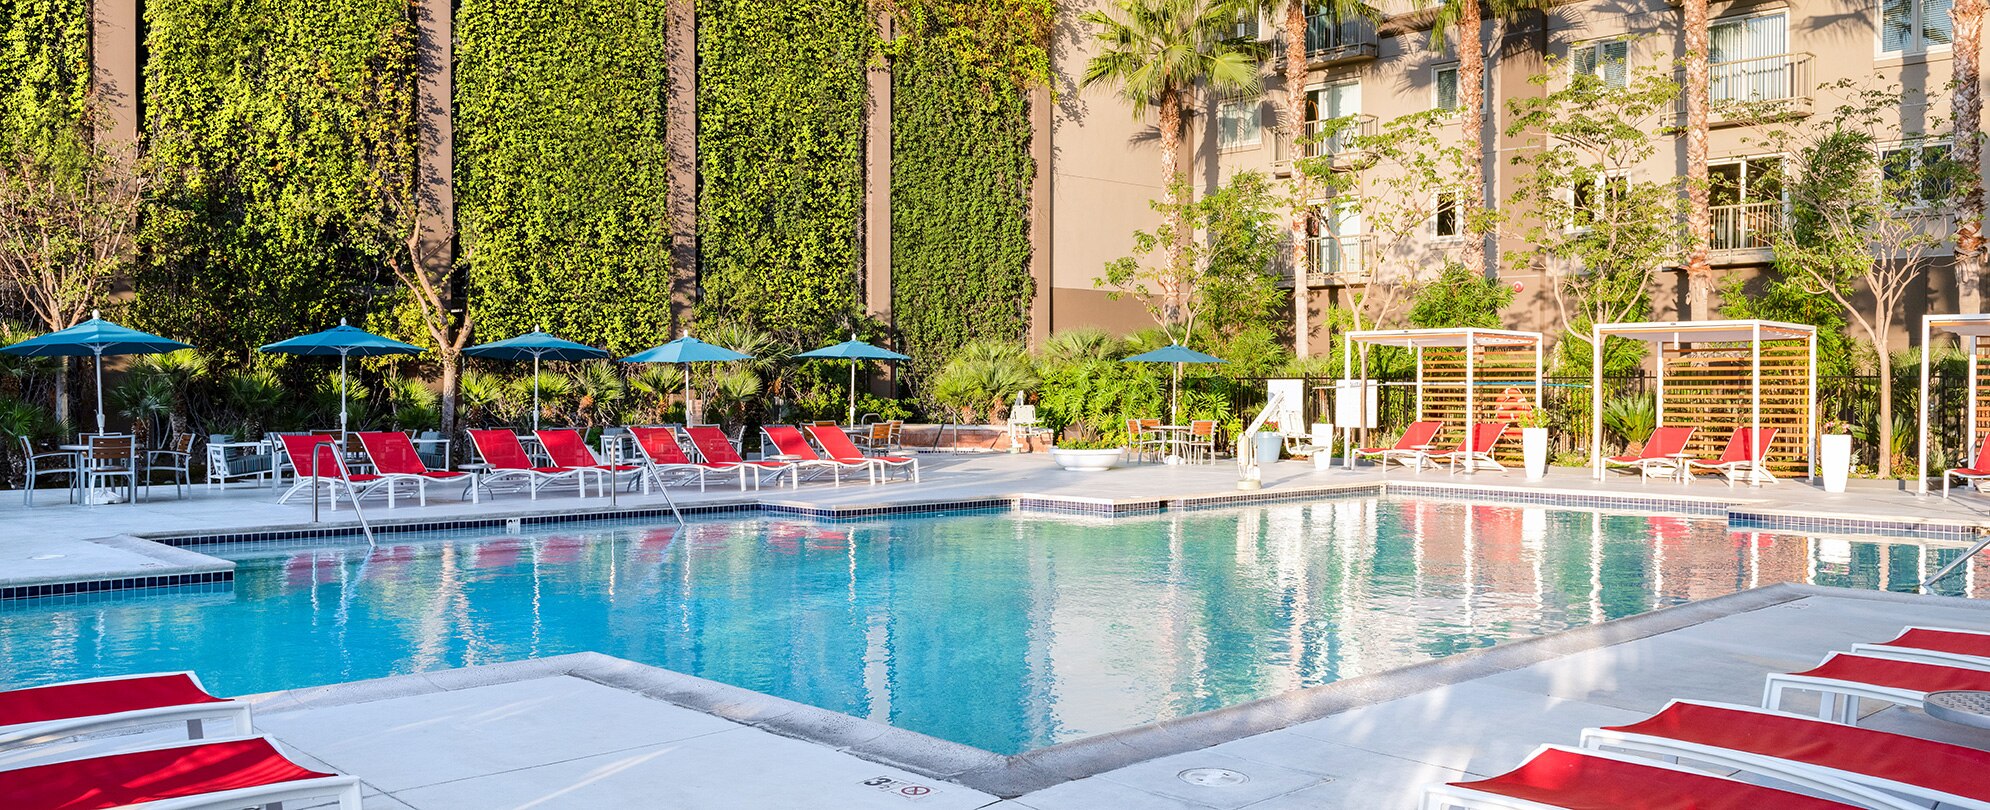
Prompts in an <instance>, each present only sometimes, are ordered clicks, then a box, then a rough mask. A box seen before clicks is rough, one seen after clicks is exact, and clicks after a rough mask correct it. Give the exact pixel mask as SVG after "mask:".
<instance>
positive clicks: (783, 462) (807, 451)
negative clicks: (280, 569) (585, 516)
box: [278, 425, 919, 508]
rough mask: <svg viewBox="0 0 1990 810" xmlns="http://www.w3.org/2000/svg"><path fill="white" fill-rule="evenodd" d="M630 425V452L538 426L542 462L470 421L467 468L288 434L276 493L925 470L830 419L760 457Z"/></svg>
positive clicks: (399, 492)
mask: <svg viewBox="0 0 1990 810" xmlns="http://www.w3.org/2000/svg"><path fill="white" fill-rule="evenodd" d="M804 430H806V431H807V432H806V433H804V432H803V431H804ZM629 432H630V434H631V435H632V436H633V437H634V438H635V445H636V448H637V454H638V457H637V458H633V459H628V460H627V461H626V462H624V461H621V460H607V461H604V460H603V459H601V458H600V457H599V456H598V455H596V454H595V452H594V450H593V449H592V448H590V447H588V446H587V441H586V439H585V438H583V437H582V436H581V433H580V431H578V430H574V429H571V428H561V429H555V430H540V431H536V432H535V434H534V435H535V436H536V438H537V439H538V441H539V445H540V447H541V448H542V449H544V451H545V453H546V457H547V459H548V460H550V461H551V463H550V464H542V463H539V462H537V461H535V460H534V459H533V458H532V454H531V453H529V452H527V451H526V449H525V444H524V442H522V441H520V439H519V437H518V436H517V435H516V434H514V433H512V432H511V431H509V430H472V431H469V435H470V443H471V445H472V446H473V447H474V448H476V451H477V456H478V462H477V463H476V464H475V465H473V466H471V467H469V468H466V470H438V469H432V468H430V467H429V466H428V465H427V463H425V462H423V461H422V459H421V457H420V455H418V454H417V453H416V452H415V446H414V443H413V441H412V440H410V439H409V438H408V437H407V434H404V433H394V432H378V433H375V432H362V433H354V434H352V435H353V436H354V437H356V438H357V439H358V440H359V444H360V447H361V448H362V449H363V450H364V452H365V456H366V460H367V462H368V463H369V464H370V465H371V466H372V468H373V472H366V473H355V472H350V471H349V470H347V469H346V466H345V462H344V460H343V459H342V458H341V454H340V452H339V450H338V449H337V448H336V447H335V446H334V445H333V441H334V439H335V437H333V436H321V435H310V436H284V437H283V451H284V453H285V454H286V455H287V456H288V457H289V460H290V464H291V467H292V468H294V469H295V470H296V471H297V484H296V485H295V486H293V487H291V488H290V490H289V491H287V492H285V493H284V494H283V497H281V498H279V499H278V501H279V502H282V501H288V500H289V499H290V498H291V497H292V496H294V495H297V494H299V493H306V492H308V493H310V495H311V497H314V498H315V497H319V493H320V492H323V493H326V495H328V496H329V497H330V499H331V501H332V505H333V507H334V508H337V505H338V497H339V495H340V494H344V495H345V496H346V497H348V498H351V499H355V500H356V499H358V498H362V497H366V496H368V495H374V494H382V495H385V496H386V499H387V505H388V508H392V507H393V506H394V503H395V500H396V498H397V497H406V496H407V495H409V494H412V495H414V496H415V498H416V499H417V501H418V502H419V503H421V504H422V505H424V506H426V505H427V504H428V485H429V484H431V483H437V482H452V483H455V482H460V483H461V484H463V486H464V488H465V491H466V492H467V493H469V495H470V496H471V497H473V498H476V499H479V500H481V496H482V494H483V493H486V492H495V491H498V490H500V489H511V490H519V491H524V492H526V493H528V495H529V496H530V497H531V498H533V499H537V498H538V497H539V493H540V491H541V490H544V489H548V488H553V487H564V486H571V487H573V488H574V489H575V491H577V492H578V493H579V494H580V495H581V496H582V497H586V496H587V490H588V485H589V484H590V483H592V484H593V485H594V490H595V493H596V494H598V495H602V496H605V495H607V494H608V487H611V486H628V487H629V488H631V489H633V488H635V487H637V486H640V487H641V488H642V491H644V492H649V491H650V490H651V488H652V487H658V488H661V487H666V486H688V485H690V484H691V483H693V482H695V483H696V484H697V485H698V489H699V490H700V491H703V490H704V489H705V487H706V485H707V484H709V483H711V482H713V481H725V480H728V479H732V480H736V481H737V482H738V483H739V488H740V489H741V490H742V491H743V490H745V489H746V488H747V485H748V483H751V484H752V486H753V487H754V488H755V489H758V488H759V487H760V486H761V484H763V483H766V482H768V481H773V482H777V483H778V482H780V481H786V482H787V483H788V484H789V485H790V486H799V485H800V484H801V483H802V482H804V481H808V480H813V479H817V478H821V477H824V476H828V477H830V478H831V479H832V480H834V482H835V483H836V484H838V485H841V484H842V483H843V475H844V474H845V473H852V474H863V475H865V476H866V477H867V478H868V479H869V481H870V482H871V483H873V484H875V483H877V482H878V480H879V479H880V478H888V477H889V476H890V475H891V474H892V473H899V474H901V475H903V476H904V477H906V478H909V479H911V480H913V481H918V480H919V462H918V460H917V459H913V458H909V457H902V456H886V455H878V456H870V455H865V454H864V452H863V451H862V450H861V449H859V448H858V447H857V445H856V443H854V442H852V441H850V437H849V436H848V435H847V434H845V433H844V432H843V430H842V428H839V427H836V426H834V425H808V426H806V427H803V428H797V427H790V426H786V425H768V426H766V427H764V428H762V429H761V433H762V435H763V436H764V438H765V439H766V444H765V446H767V447H772V448H774V449H775V450H776V451H778V452H777V453H776V454H774V455H769V456H766V457H765V458H761V459H755V460H749V459H746V458H744V457H743V456H741V455H740V452H739V448H738V447H737V446H735V445H734V444H733V443H732V440H731V439H730V438H728V437H727V436H726V435H725V432H724V431H722V430H720V429H719V428H717V427H713V426H693V427H688V428H684V435H685V438H687V439H688V440H689V442H690V444H691V445H692V448H693V449H694V450H695V451H696V452H697V454H698V458H697V459H695V460H694V459H693V458H692V457H691V454H690V453H687V452H686V451H685V448H684V445H683V444H681V443H680V442H679V441H678V434H677V430H676V429H675V428H668V427H632V428H629ZM811 438H812V439H813V442H812V443H811V441H810V440H811ZM818 450H819V452H818Z"/></svg>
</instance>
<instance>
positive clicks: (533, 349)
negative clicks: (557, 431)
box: [463, 329, 608, 430]
mask: <svg viewBox="0 0 1990 810" xmlns="http://www.w3.org/2000/svg"><path fill="white" fill-rule="evenodd" d="M463 353H464V354H467V355H470V356H471V357H484V358H489V359H492V360H511V361H514V362H515V361H520V360H530V361H532V429H533V430H538V429H539V361H540V360H598V359H601V358H603V357H607V356H608V352H607V350H605V349H597V348H594V347H593V346H589V345H587V344H585V343H575V342H573V341H571V340H567V339H565V338H559V337H554V336H552V335H549V334H546V333H545V332H544V331H543V330H539V329H534V330H532V331H530V332H527V333H525V334H523V335H519V336H518V337H514V338H505V339H504V340H497V341H492V342H490V343H482V344H478V345H476V346H471V347H470V348H467V349H464V350H463Z"/></svg>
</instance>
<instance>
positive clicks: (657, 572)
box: [0, 497, 1974, 754]
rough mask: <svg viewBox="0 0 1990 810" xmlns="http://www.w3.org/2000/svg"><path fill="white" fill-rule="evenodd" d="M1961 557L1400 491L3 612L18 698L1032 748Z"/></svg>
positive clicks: (319, 580) (276, 557) (397, 574)
mask: <svg viewBox="0 0 1990 810" xmlns="http://www.w3.org/2000/svg"><path fill="white" fill-rule="evenodd" d="M1958 553H1960V550H1959V549H1951V548H1946V547H1931V546H1926V545H1923V544H1920V543H1913V542H1906V541H1899V542H1893V543H1886V542H1878V541H1874V542H1864V541H1859V542H1852V541H1842V540H1819V539H1811V538H1805V537H1799V536H1791V535H1782V534H1766V533H1752V532H1741V531H1730V530H1729V529H1728V528H1727V526H1726V523H1725V521H1723V520H1719V519H1693V518H1682V517H1672V516H1648V515H1629V514H1610V513H1598V512H1592V511H1579V510H1564V509H1551V508H1544V507H1536V506H1513V505H1491V504H1482V503H1466V502H1454V501H1441V500H1418V499H1408V498H1393V497H1390V498H1376V497H1349V498H1346V499H1340V500H1328V501H1321V502H1314V503H1304V504H1275V505H1266V506H1256V507H1248V508H1235V509H1223V510H1212V511H1192V512H1176V513H1163V514H1157V515H1152V516H1145V517H1121V518H1113V519H1102V518H1075V517H1065V516H1038V515H1030V514H1021V513H1011V512H984V513H965V514H951V515H931V516H914V517H894V518H880V519H876V520H866V521H860V522H826V521H815V520H809V519H801V518H789V517H780V516H774V515H761V514H754V515H748V516H744V517H742V516H737V515H731V516H726V518H725V519H723V520H720V519H710V520H700V521H694V522H692V523H691V524H690V525H688V526H686V527H683V528H679V527H677V526H676V525H674V524H671V525H646V526H632V525H625V524H611V523H577V524H573V525H572V526H571V527H565V528H556V529H552V530H548V531H543V532H541V533H537V534H532V535H503V534H495V535H494V534H492V533H489V532H483V533H476V534H457V535H454V536H451V535H442V534H434V535H387V536H383V537H382V544H381V545H380V546H379V547H378V548H375V549H371V550H369V549H368V548H367V547H366V546H365V545H364V544H363V543H359V544H357V545H347V546H339V547H322V546H320V547H299V548H290V549H276V550H272V549H267V548H265V549H262V550H253V551H243V552H240V553H233V552H229V554H230V556H235V557H237V559H240V560H241V561H242V564H241V567H240V569H239V570H238V572H237V575H236V576H237V579H236V582H235V584H234V585H233V586H232V588H231V587H229V586H225V585H224V586H217V587H208V588H196V589H182V590H175V591H155V592H131V593H127V594H124V595H119V596H115V597H80V598H60V599H46V600H32V601H22V602H16V603H11V604H6V605H4V606H0V667H4V675H5V677H4V678H0V680H3V681H4V682H5V683H6V684H8V685H25V684H34V683H43V682H48V681H53V680H59V679H66V678H77V677H91V676H100V675H110V674H118V673H129V672H142V671H156V670H178V669H193V670H196V671H198V672H200V673H201V675H202V677H203V678H204V679H205V680H206V681H207V683H208V684H209V686H210V687H211V688H213V689H215V690H217V691H219V692H221V693H223V694H244V693H254V692H263V691H269V690H276V689H286V688H292V687H300V686H309V685H317V684H325V683H335V682H341V681H349V680H357V679H362V678H373V677H379V676H385V675H393V674H401V673H408V672H416V671H424V670H433V669H442V668H449V667H457V666H463V665H467V664H480V663H490V662H496V661H507V660H513V659H520V658H529V657H539V656H548V655H557V654H562V653H569V652H578V651H586V650H593V651H599V652H603V653H606V654H609V655H614V656H619V657H623V658H628V659H632V660H636V661H641V662H644V663H648V664H653V665H656V666H661V667H666V668H670V669H674V670H679V671H682V672H686V673H690V674H693V675H698V676H701V677H705V678H710V679H712V680H716V681H721V682H724V683H728V684H733V685H736V686H741V687H745V688H748V689H753V690H757V691H761V692H765V693H769V694H773V695H778V696H781V697H785V698H790V699H793V700H797V701H801V702H804V703H809V704H812V705H815V706H820V707H823V708H826V709H831V710H834V711H839V712H844V713H848V714H852V715H856V716H860V717H867V718H871V719H875V720H878V721H881V722H886V723H890V724H891V725H894V726H898V727H901V728H906V729H910V730H914V731H919V732H923V733H926V734H931V735H933V736H936V737H941V738H944V739H948V740H953V741H956V742H961V743H966V744H968V745H973V746H977V747H981V748H985V749H988V750H991V751H996V752H999V753H1004V754H1008V753H1016V752H1019V751H1024V750H1029V749H1033V748H1038V747H1042V746H1045V745H1050V744H1053V743H1057V742H1062V741H1066V740H1071V739H1075V738H1078V737H1083V736H1088V735H1092V734H1097V733H1101V732H1109V731H1114V730H1118V729H1123V728H1128V727H1131V726H1135V725H1140V724H1143V723H1149V722H1153V721H1157V720H1163V719H1167V718H1171V717H1179V716H1182V715H1186V714H1191V713H1195V712H1200V711H1205V710H1209V709H1215V708H1219V707H1223V706H1228V705H1232V704H1236V703H1240V702H1243V701H1247V700H1251V699H1255V698H1261V697H1266V696H1270V695H1274V694H1278V693H1282V692H1286V691H1289V690H1292V689H1296V688H1301V687H1306V686H1313V685H1317V684H1323V683H1328V682H1332V681H1335V680H1338V679H1342V678H1347V677H1351V676H1357V675H1364V674H1370V673H1375V672H1381V671H1384V670H1388V669H1393V668H1397V667H1401V666H1404V665H1407V664H1411V663H1415V662H1418V661H1424V660H1429V659H1432V658H1438V657H1442V656H1445V655H1448V654H1451V653H1454V652H1458V651H1462V650H1470V649H1476V648H1480V647H1485V646H1489V645H1492V644H1497V643H1499V642H1501V641H1506V640H1511V639H1517V638H1524V637H1529V636H1535V635H1540V634H1544V633H1550V632H1554V631H1557V630H1561V629H1564V628H1568V627H1572V626H1576V625H1583V624H1590V623H1593V622H1598V621H1603V620H1607V619H1614V618H1619V617H1623V616H1628V615H1632V614H1636V613H1641V612H1644V611H1647V610H1651V609H1653V608H1655V607H1660V606H1664V605H1670V604H1676V603H1680V602H1685V601H1690V600H1694V599H1702V598H1706V597H1711V596H1717V595H1720V594H1725V593H1730V592H1733V591H1736V590H1740V589H1744V588H1748V587H1752V586H1755V585H1766V584H1770V583H1773V582H1783V581H1804V582H1816V583H1819V584H1826V585H1846V586H1854V587H1864V588H1878V587H1889V588H1893V589H1903V590H1904V589H1912V587H1913V585H1914V583H1915V582H1916V581H1917V579H1918V572H1919V571H1922V570H1927V569H1928V568H1929V567H1930V566H1933V565H1939V564H1940V563H1941V562H1944V561H1946V560H1947V559H1950V558H1952V557H1953V556H1954V555H1955V554H1958ZM1973 587H1974V577H1973V575H1972V578H1971V579H1969V580H1966V581H1965V580H1963V579H1962V578H1957V581H1956V584H1955V585H1954V586H1952V587H1951V590H1950V592H1955V591H1956V590H1958V589H1962V588H1973Z"/></svg>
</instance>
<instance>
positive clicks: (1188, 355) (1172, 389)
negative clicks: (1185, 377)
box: [1126, 343, 1228, 422]
mask: <svg viewBox="0 0 1990 810" xmlns="http://www.w3.org/2000/svg"><path fill="white" fill-rule="evenodd" d="M1126 362H1128V363H1173V364H1175V377H1174V380H1173V382H1171V383H1170V384H1169V385H1168V421H1170V422H1180V421H1181V408H1180V407H1178V406H1177V404H1176V403H1177V402H1179V401H1180V396H1179V394H1180V392H1181V387H1182V364H1184V363H1223V362H1228V361H1226V360H1224V359H1223V358H1221V357H1216V356H1214V355H1207V354H1203V353H1202V352H1199V351H1196V350H1194V349H1191V348H1189V347H1187V346H1183V345H1182V344H1180V343H1170V344H1168V345H1166V346H1162V347H1161V348H1158V349H1155V350H1153V351H1151V352H1142V353H1140V354H1136V355H1134V356H1132V357H1128V358H1126Z"/></svg>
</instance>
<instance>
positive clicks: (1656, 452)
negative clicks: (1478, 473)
mask: <svg viewBox="0 0 1990 810" xmlns="http://www.w3.org/2000/svg"><path fill="white" fill-rule="evenodd" d="M1511 427H1512V424H1511V423H1508V422H1481V423H1479V424H1476V425H1473V426H1472V430H1471V435H1470V436H1469V437H1468V438H1467V440H1466V441H1464V442H1461V443H1459V445H1458V446H1457V447H1456V448H1454V449H1452V450H1449V451H1443V452H1438V451H1436V450H1435V448H1434V446H1433V442H1435V441H1436V439H1437V434H1438V432H1439V431H1441V430H1443V429H1444V423H1443V422H1438V421H1426V422H1413V423H1411V424H1410V426H1409V427H1407V428H1405V429H1404V430H1403V435H1402V436H1401V437H1399V438H1397V439H1396V443H1395V444H1393V445H1390V446H1387V447H1363V448H1360V449H1358V450H1356V451H1355V453H1356V454H1357V455H1360V456H1364V457H1367V458H1372V459H1375V460H1377V461H1378V462H1379V463H1380V464H1381V465H1382V468H1383V470H1384V471H1387V469H1388V467H1389V462H1391V461H1393V462H1395V463H1397V464H1400V465H1402V466H1405V467H1412V468H1415V469H1419V470H1421V469H1422V468H1423V467H1424V466H1426V465H1429V466H1437V465H1438V464H1439V463H1448V464H1449V465H1450V467H1451V470H1452V471H1453V472H1456V471H1457V469H1458V466H1459V465H1460V464H1463V465H1464V467H1465V471H1466V472H1471V471H1472V470H1473V469H1475V468H1477V467H1480V466H1489V467H1492V468H1494V469H1499V470H1504V469H1506V467H1505V465H1502V464H1500V463H1499V460H1498V459H1495V458H1494V457H1493V448H1494V447H1495V446H1497V445H1498V444H1499V440H1500V439H1501V438H1504V437H1505V436H1506V434H1507V431H1508V430H1509V429H1510V428H1511ZM1693 430H1694V429H1693V428H1690V427H1661V428H1658V429H1657V430H1654V431H1652V434H1651V438H1650V440H1649V441H1646V442H1645V445H1644V447H1643V449H1641V450H1640V451H1639V452H1637V453H1631V454H1626V455H1621V456H1611V457H1609V458H1606V459H1604V463H1605V465H1606V466H1613V467H1629V468H1633V469H1636V470H1638V471H1640V472H1642V473H1644V474H1645V475H1658V474H1664V475H1677V474H1679V473H1680V472H1681V469H1680V465H1682V464H1683V465H1685V468H1686V469H1685V471H1688V472H1690V471H1693V470H1707V471H1710V472H1717V473H1720V474H1722V475H1724V476H1726V477H1727V480H1728V484H1729V485H1730V486H1731V485H1733V483H1734V482H1735V481H1742V482H1745V483H1755V484H1766V483H1772V482H1774V481H1775V478H1774V477H1773V476H1771V475H1770V474H1769V472H1768V470H1767V468H1766V467H1765V466H1764V463H1765V462H1766V461H1767V460H1768V448H1769V445H1770V443H1771V442H1774V441H1775V440H1776V429H1775V428H1761V429H1760V432H1759V433H1755V434H1754V435H1756V436H1759V438H1760V440H1759V441H1751V440H1750V439H1751V433H1752V431H1750V430H1749V429H1748V428H1735V429H1734V434H1733V435H1732V436H1729V437H1728V440H1727V447H1726V449H1724V450H1722V451H1721V454H1720V456H1719V457H1716V458H1693V457H1691V456H1690V455H1689V454H1687V453H1686V452H1685V450H1686V444H1687V443H1688V442H1690V441H1692V439H1693ZM1985 449H1986V452H1990V441H1986V443H1985ZM1984 464H1985V465H1986V470H1990V456H1986V460H1985V462H1984ZM1985 475H1986V476H1990V472H1986V473H1985Z"/></svg>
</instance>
